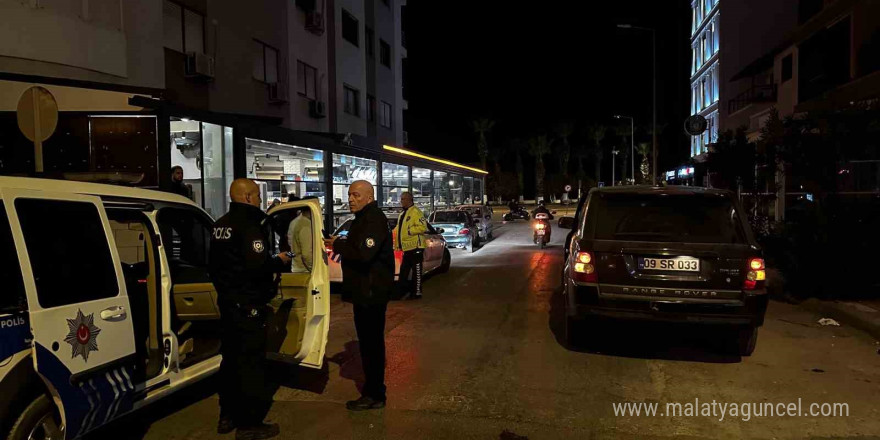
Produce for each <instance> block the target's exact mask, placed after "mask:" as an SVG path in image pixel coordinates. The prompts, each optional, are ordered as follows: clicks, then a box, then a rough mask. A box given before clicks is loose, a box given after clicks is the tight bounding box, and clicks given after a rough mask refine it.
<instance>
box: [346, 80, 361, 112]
mask: <svg viewBox="0 0 880 440" xmlns="http://www.w3.org/2000/svg"><path fill="white" fill-rule="evenodd" d="M342 88H343V91H344V93H345V95H344V97H343V99H344V102H343V110H344V111H345V112H346V113H348V114H350V115H354V116H360V115H361V103H360V93H361V92H359V91H358V90H357V89H355V88H352V87H349V86H342Z"/></svg>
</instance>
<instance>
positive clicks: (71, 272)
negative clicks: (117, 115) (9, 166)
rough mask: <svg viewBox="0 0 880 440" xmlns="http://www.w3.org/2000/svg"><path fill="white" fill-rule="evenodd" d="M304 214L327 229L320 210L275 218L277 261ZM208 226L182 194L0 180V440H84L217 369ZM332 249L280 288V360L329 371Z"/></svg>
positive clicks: (275, 351)
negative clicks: (292, 225)
mask: <svg viewBox="0 0 880 440" xmlns="http://www.w3.org/2000/svg"><path fill="white" fill-rule="evenodd" d="M294 209H309V210H310V211H311V213H312V218H313V219H314V223H313V224H316V225H321V224H323V220H322V217H321V207H320V205H319V204H318V201H317V200H305V201H302V202H293V203H285V204H283V205H280V206H277V207H275V208H273V209H272V210H271V211H270V212H269V215H270V218H269V221H270V222H271V223H273V226H272V230H273V231H274V230H277V231H278V233H275V232H273V235H274V236H275V239H274V240H272V241H273V242H272V243H270V247H273V249H271V251H273V252H277V251H278V249H279V243H280V241H281V240H285V238H284V234H286V232H287V229H286V228H284V229H281V228H280V227H276V226H275V225H274V223H283V220H281V221H276V220H278V219H281V218H283V217H285V216H286V217H290V213H291V212H292V211H290V210H294ZM212 224H213V220H212V219H211V217H210V216H208V214H207V213H205V212H204V211H203V210H202V209H200V208H199V207H198V206H196V205H195V204H194V203H192V202H191V201H189V200H187V199H186V198H183V197H180V196H178V195H174V194H168V193H162V192H157V191H149V190H142V189H133V188H126V187H119V186H112V185H99V184H91V183H77V182H69V181H56V180H45V179H29V178H17V177H0V267H2V270H0V438H9V439H15V440H18V439H29V438H34V439H36V438H53V439H54V438H68V439H71V438H76V437H79V436H81V435H83V434H85V433H88V432H89V431H92V430H94V429H96V428H98V427H100V426H102V425H104V424H107V423H109V422H111V421H113V420H114V419H117V418H118V417H120V416H122V415H124V414H126V413H129V412H131V411H135V410H138V409H140V408H142V407H144V406H145V405H147V404H149V403H151V402H154V401H156V400H157V399H160V398H162V397H165V396H167V395H168V394H170V393H172V392H174V391H177V390H179V389H181V388H182V387H184V386H187V385H190V384H192V383H194V382H196V381H198V380H201V379H204V378H206V377H208V376H209V375H211V374H213V373H215V372H217V371H218V369H219V367H220V354H219V349H220V339H219V335H220V331H219V326H220V321H219V318H220V314H219V309H218V307H217V292H216V290H215V289H214V287H213V285H212V284H211V282H210V277H209V274H208V261H207V258H208V246H209V244H210V236H211V226H212ZM283 226H286V225H282V227H283ZM313 229H314V230H313V231H312V238H313V240H314V242H315V243H316V244H319V243H321V239H322V234H321V231H320V228H313ZM322 248H323V246H320V245H316V246H313V249H314V253H315V255H314V256H313V257H314V261H315V262H316V263H315V265H314V268H313V270H312V273H311V274H309V273H306V274H300V273H284V274H282V275H281V277H280V282H279V283H278V292H277V296H276V297H275V299H273V300H272V303H271V305H272V308H273V310H274V314H273V316H271V317H270V325H269V326H268V331H269V353H267V356H268V357H270V358H272V359H275V360H279V361H284V362H289V363H293V364H299V365H302V366H306V367H312V368H321V366H322V363H323V360H324V351H325V349H326V344H327V332H328V330H329V323H330V316H329V308H330V297H329V294H330V289H329V286H330V283H329V279H328V268H327V257H326V254H324V253H323V252H321V249H322Z"/></svg>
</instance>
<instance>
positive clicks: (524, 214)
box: [504, 205, 531, 222]
mask: <svg viewBox="0 0 880 440" xmlns="http://www.w3.org/2000/svg"><path fill="white" fill-rule="evenodd" d="M529 218H531V214H529V211H526V209H525V208H523V207H522V206H521V205H518V206H517V207H516V209H515V210H512V211H510V212H508V213H507V214H504V221H506V222H512V221H514V220H517V219H519V220H528V219H529Z"/></svg>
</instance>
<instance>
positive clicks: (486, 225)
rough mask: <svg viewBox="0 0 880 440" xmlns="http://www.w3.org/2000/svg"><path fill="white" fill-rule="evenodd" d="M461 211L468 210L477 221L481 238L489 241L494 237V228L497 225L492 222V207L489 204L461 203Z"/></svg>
mask: <svg viewBox="0 0 880 440" xmlns="http://www.w3.org/2000/svg"><path fill="white" fill-rule="evenodd" d="M458 209H459V210H460V211H467V212H468V213H469V214H470V215H471V218H473V219H474V221H475V222H477V231H478V232H479V236H480V240H482V241H489V240H491V239H492V230H493V229H495V226H494V225H493V224H492V215H493V214H495V213H494V212H492V208H491V207H489V205H461V206H459V207H458Z"/></svg>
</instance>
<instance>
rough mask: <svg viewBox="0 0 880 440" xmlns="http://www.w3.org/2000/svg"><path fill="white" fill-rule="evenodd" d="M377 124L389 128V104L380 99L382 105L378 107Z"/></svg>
mask: <svg viewBox="0 0 880 440" xmlns="http://www.w3.org/2000/svg"><path fill="white" fill-rule="evenodd" d="M379 125H381V126H383V127H385V128H391V104H389V103H387V102H385V101H382V107H381V108H380V112H379Z"/></svg>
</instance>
